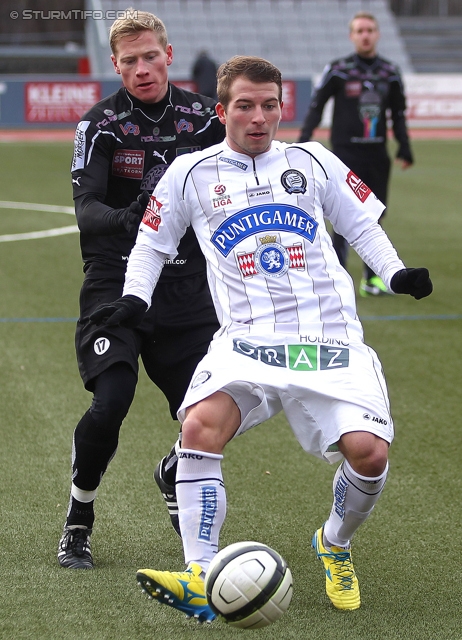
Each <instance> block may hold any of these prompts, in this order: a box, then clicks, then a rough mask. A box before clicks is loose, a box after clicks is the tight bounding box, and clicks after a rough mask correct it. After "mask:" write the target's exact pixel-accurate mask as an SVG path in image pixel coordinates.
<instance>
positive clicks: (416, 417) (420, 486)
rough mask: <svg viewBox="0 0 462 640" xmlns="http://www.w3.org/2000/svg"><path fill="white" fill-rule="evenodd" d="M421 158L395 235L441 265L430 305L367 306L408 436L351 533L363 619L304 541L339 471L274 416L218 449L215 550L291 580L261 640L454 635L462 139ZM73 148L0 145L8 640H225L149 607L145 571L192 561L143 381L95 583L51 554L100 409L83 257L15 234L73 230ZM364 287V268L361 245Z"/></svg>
mask: <svg viewBox="0 0 462 640" xmlns="http://www.w3.org/2000/svg"><path fill="white" fill-rule="evenodd" d="M413 146H414V152H415V156H416V164H415V166H414V167H412V168H411V169H409V170H408V171H406V172H402V171H401V170H400V169H399V168H395V169H394V170H393V175H392V180H391V187H390V201H389V211H388V215H387V217H386V219H385V222H384V227H385V228H386V230H387V232H388V233H389V236H390V238H391V239H392V241H393V242H394V244H395V246H396V247H397V249H398V251H399V253H400V255H401V257H402V258H403V260H404V261H405V263H406V264H407V265H408V266H422V265H424V266H427V267H428V268H429V269H430V272H431V275H432V278H433V282H434V293H433V295H432V296H430V297H429V298H427V299H425V300H422V301H420V302H416V301H415V300H413V299H412V298H409V297H406V296H393V297H387V298H380V299H359V300H358V310H359V314H360V316H361V317H362V319H363V323H364V328H365V335H366V340H367V342H368V343H369V344H370V345H371V346H372V347H374V348H375V349H376V351H377V352H378V354H379V356H380V358H381V360H382V363H383V366H384V370H385V374H386V377H387V381H388V385H389V392H390V397H391V402H392V412H393V415H394V419H395V424H396V439H395V442H394V443H393V446H392V448H391V451H390V476H389V480H388V482H387V486H386V488H385V491H384V494H383V496H382V498H381V500H380V502H379V503H378V505H377V507H376V510H375V512H374V513H373V515H372V516H371V518H370V519H369V520H368V522H367V523H366V524H365V525H364V526H363V527H362V528H361V529H360V531H359V532H358V534H357V536H356V537H355V541H354V561H355V566H356V570H357V573H358V577H359V580H360V584H361V590H362V607H361V609H360V610H358V611H355V612H339V611H336V610H334V609H333V608H332V607H331V605H330V604H329V602H328V600H327V597H326V595H325V592H324V577H323V572H322V567H321V565H320V564H319V563H317V562H316V560H315V558H314V554H313V552H312V550H311V549H310V540H311V536H312V534H313V531H314V530H315V529H316V528H317V527H319V526H320V525H321V524H322V522H323V521H324V519H325V518H326V517H327V515H328V512H329V509H330V504H331V482H332V476H333V473H334V468H332V467H330V466H329V465H327V464H325V463H323V462H321V461H318V460H315V459H314V458H312V457H310V456H307V455H306V454H305V453H303V451H302V450H301V449H300V447H299V446H298V444H297V442H296V441H295V438H294V437H293V435H292V434H291V432H290V430H289V427H288V425H287V423H286V421H285V419H284V418H283V417H281V416H278V417H276V418H275V419H273V420H272V421H271V422H269V423H266V424H265V425H262V426H260V427H258V428H256V429H254V430H253V431H252V432H251V433H249V434H246V435H245V436H243V437H242V438H238V439H237V440H235V441H234V442H232V443H231V444H230V445H229V446H228V447H227V450H226V455H225V459H224V464H223V468H224V475H225V480H226V484H227V492H228V500H229V508H228V516H227V520H226V523H225V526H224V528H223V533H222V539H221V543H222V545H225V544H229V543H231V542H235V541H238V540H249V539H250V540H252V539H254V540H259V541H261V542H264V543H266V544H269V545H270V546H273V547H274V548H275V549H277V550H278V551H279V552H280V553H281V554H282V555H283V556H284V557H285V558H286V560H287V561H288V563H289V566H290V567H291V569H292V573H293V576H294V597H293V600H292V604H291V606H290V608H289V610H288V612H287V613H286V614H285V615H284V616H283V617H282V618H281V620H280V621H279V622H278V623H276V624H275V625H273V626H272V627H268V628H265V629H262V630H257V631H253V632H252V637H254V638H264V639H265V640H266V639H268V640H270V639H271V640H272V639H274V640H291V639H294V640H295V639H297V640H298V639H306V640H396V639H403V640H450V639H455V640H461V639H462V620H461V618H462V615H461V608H460V604H461V600H460V598H461V591H460V517H461V512H460V495H461V491H462V486H461V484H462V480H461V478H462V476H461V473H460V461H459V458H460V444H461V435H460V434H461V430H460V413H461V400H460V397H461V394H460V390H459V386H460V381H461V364H460V363H461V355H462V347H461V338H460V336H461V329H462V303H461V300H462V277H461V271H462V261H461V251H462V223H461V201H462V180H461V173H460V164H461V162H460V158H461V157H462V142H456V141H444V142H442V141H441V142H439V141H420V140H418V141H417V140H416V141H415V142H414V145H413ZM71 154H72V143H54V144H51V143H14V144H13V143H4V144H0V162H1V166H2V181H1V190H0V200H1V201H2V202H1V203H0V207H1V208H0V240H1V241H0V352H1V358H0V397H1V407H2V411H1V419H0V420H1V421H0V442H1V445H0V477H1V493H2V497H1V501H0V505H1V506H0V513H1V528H0V538H1V543H0V559H1V568H2V579H1V582H2V586H1V592H2V597H1V604H0V638H2V639H3V638H5V639H10V638H11V639H14V640H22V639H26V638H33V639H34V640H42V639H43V640H68V639H69V640H70V639H72V640H74V639H75V638H79V639H80V640H90V639H91V640H132V639H133V640H134V639H139V638H150V639H153V640H154V639H155V640H171V639H172V640H173V639H174V640H183V639H186V638H194V637H197V638H199V637H200V638H206V639H208V638H210V639H214V640H215V639H217V640H218V639H220V640H227V639H228V638H230V639H231V638H238V637H242V636H243V635H244V634H245V633H246V632H244V631H240V630H236V629H232V628H228V627H226V625H224V624H222V623H221V622H217V623H214V624H213V625H211V626H210V627H209V626H207V627H200V626H199V625H197V624H195V623H193V622H189V621H187V620H186V619H185V618H184V617H183V616H182V615H181V614H179V613H178V612H176V611H174V610H173V609H170V608H168V607H165V606H164V607H162V606H159V605H156V604H155V603H152V602H149V601H147V600H146V599H145V598H144V597H143V596H142V595H141V593H140V592H139V589H138V587H137V585H136V581H135V572H136V570H137V569H139V568H144V567H154V568H161V569H162V568H164V569H172V570H179V569H181V568H182V567H183V556H182V549H181V545H180V540H179V538H178V537H177V536H176V534H175V533H174V532H173V530H172V529H171V527H170V524H169V520H168V516H167V513H166V510H165V508H164V504H163V501H162V498H161V496H160V494H159V492H158V490H157V488H156V487H155V485H154V483H153V481H152V471H153V468H154V466H155V464H156V463H157V461H158V460H159V458H160V457H161V456H162V455H163V454H164V453H165V452H166V451H167V450H168V449H169V447H170V445H171V443H172V442H173V441H174V439H175V437H176V434H177V429H178V425H177V423H174V422H173V421H172V420H171V419H170V418H169V415H168V411H167V407H166V402H165V400H164V398H163V396H162V394H161V393H160V392H159V391H158V390H157V389H156V388H154V387H153V386H152V385H151V383H150V382H149V380H148V379H147V378H146V376H145V375H144V373H142V374H141V377H140V383H139V387H138V390H137V395H136V398H135V402H134V404H133V406H132V409H131V412H130V414H129V416H128V417H127V419H126V421H125V423H124V425H123V428H122V432H121V439H120V446H119V452H118V454H117V456H116V457H115V459H114V461H113V462H112V464H111V465H110V467H109V470H108V472H107V474H106V476H105V477H104V480H103V482H102V485H101V487H100V491H99V495H98V498H97V504H96V513H97V519H96V523H95V529H94V534H93V539H92V543H93V551H94V557H95V561H96V569H95V570H94V571H88V572H79V571H70V570H64V569H62V568H61V567H59V565H58V563H57V560H56V547H57V542H58V539H59V537H60V533H61V528H62V525H63V522H64V519H65V515H66V509H67V501H68V490H69V482H70V449H71V438H72V432H73V429H74V427H75V424H76V423H77V421H78V420H79V419H80V417H81V415H82V414H83V413H84V412H85V411H86V409H87V407H88V405H89V402H90V400H91V396H90V394H88V393H87V392H85V391H84V389H83V387H82V384H81V381H80V377H79V375H78V370H77V365H76V362H75V354H74V343H73V339H74V322H73V318H75V317H76V316H77V313H78V295H79V288H80V284H81V281H82V264H81V259H80V252H79V243H78V234H76V233H68V234H64V235H60V236H51V237H47V236H46V235H45V236H44V237H39V238H36V239H28V240H26V239H24V240H17V241H4V240H5V236H10V235H14V234H22V233H30V232H40V231H46V230H49V229H58V228H60V227H66V226H70V225H73V224H75V219H74V218H73V216H72V215H69V214H68V213H65V212H63V213H57V212H46V211H35V210H28V209H27V208H26V209H13V208H8V207H5V206H4V203H5V201H13V202H25V203H28V202H31V203H39V204H40V203H41V204H52V205H59V206H62V207H71V206H72V198H71V185H70V175H69V165H70V160H71ZM350 269H351V273H352V276H353V278H354V280H355V283H356V285H357V284H358V283H359V278H360V272H361V264H360V261H359V259H358V258H357V256H356V255H355V254H354V253H352V255H351V259H350Z"/></svg>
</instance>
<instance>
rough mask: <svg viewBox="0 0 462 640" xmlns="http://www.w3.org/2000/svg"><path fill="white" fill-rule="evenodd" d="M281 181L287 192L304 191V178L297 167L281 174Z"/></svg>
mask: <svg viewBox="0 0 462 640" xmlns="http://www.w3.org/2000/svg"><path fill="white" fill-rule="evenodd" d="M281 183H282V186H283V187H284V189H285V190H286V191H287V193H290V194H292V193H305V191H306V178H305V176H304V175H303V173H302V172H301V171H298V170H297V169H288V170H287V171H284V173H283V174H282V176H281Z"/></svg>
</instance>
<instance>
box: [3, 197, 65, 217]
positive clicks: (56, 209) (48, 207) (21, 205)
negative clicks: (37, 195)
mask: <svg viewBox="0 0 462 640" xmlns="http://www.w3.org/2000/svg"><path fill="white" fill-rule="evenodd" d="M0 208H1V209H24V210H27V211H49V212H50V213H68V214H70V215H72V216H73V215H74V214H75V209H74V207H64V206H61V205H55V204H36V203H34V202H9V201H8V200H0Z"/></svg>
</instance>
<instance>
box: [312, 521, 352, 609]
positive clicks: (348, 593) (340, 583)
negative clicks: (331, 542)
mask: <svg viewBox="0 0 462 640" xmlns="http://www.w3.org/2000/svg"><path fill="white" fill-rule="evenodd" d="M323 529H324V527H321V528H320V529H318V530H317V531H316V533H315V534H314V536H313V540H312V542H311V545H312V547H313V549H314V550H315V551H316V553H317V556H318V560H321V562H322V563H323V565H324V570H325V572H326V593H327V595H328V596H329V598H330V601H331V602H332V604H333V605H334V607H336V608H337V609H343V610H346V611H352V610H354V609H359V607H360V605H361V597H360V595H359V584H358V578H357V577H356V573H355V569H354V567H353V562H352V560H351V549H343V548H342V547H330V548H328V549H326V547H325V546H324V544H323V541H322V532H323Z"/></svg>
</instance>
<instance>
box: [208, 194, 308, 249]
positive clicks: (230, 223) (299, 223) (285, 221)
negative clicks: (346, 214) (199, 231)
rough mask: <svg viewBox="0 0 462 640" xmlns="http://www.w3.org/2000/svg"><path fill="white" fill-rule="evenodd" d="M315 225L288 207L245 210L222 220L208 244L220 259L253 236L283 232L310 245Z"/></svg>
mask: <svg viewBox="0 0 462 640" xmlns="http://www.w3.org/2000/svg"><path fill="white" fill-rule="evenodd" d="M318 226H319V225H318V223H317V222H316V220H315V219H314V218H312V217H311V216H310V215H309V214H308V213H307V212H306V211H304V210H303V209H300V207H295V206H293V205H288V204H277V203H274V204H266V205H257V206H255V207H248V208H246V209H242V210H241V211H238V212H237V213H235V214H234V215H232V216H230V217H229V218H226V220H224V221H223V222H222V223H221V225H220V226H219V227H218V229H216V231H215V232H214V233H213V235H212V238H211V241H212V244H213V245H214V246H215V247H216V248H217V249H218V251H219V252H220V253H221V254H222V255H223V256H225V257H226V256H228V255H229V253H230V251H232V249H234V248H235V247H236V246H237V245H238V244H239V243H240V242H242V241H243V240H245V239H246V238H248V237H250V236H252V235H255V234H256V233H262V232H266V233H268V232H271V231H278V232H279V231H285V232H288V233H296V234H297V235H299V236H302V237H303V238H305V239H306V240H308V242H310V243H313V242H314V239H315V237H316V231H317V228H318Z"/></svg>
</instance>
